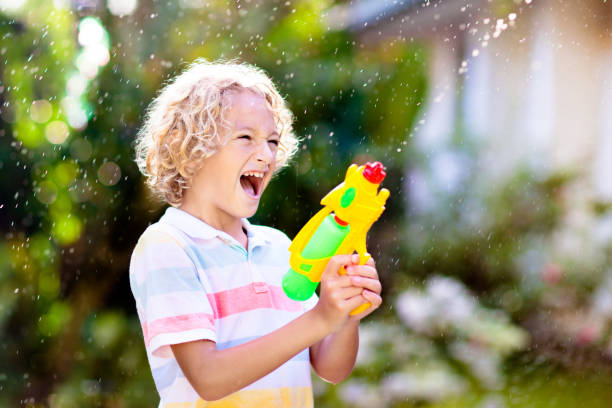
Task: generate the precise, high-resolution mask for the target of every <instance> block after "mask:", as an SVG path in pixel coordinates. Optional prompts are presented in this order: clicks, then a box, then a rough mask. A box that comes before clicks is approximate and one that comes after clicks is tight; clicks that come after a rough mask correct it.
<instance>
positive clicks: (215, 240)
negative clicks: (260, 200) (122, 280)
mask: <svg viewBox="0 0 612 408" xmlns="http://www.w3.org/2000/svg"><path fill="white" fill-rule="evenodd" d="M243 226H244V228H245V229H246V231H247V237H248V245H247V246H248V250H245V249H244V247H242V246H241V245H240V244H239V243H238V242H237V241H236V240H235V239H234V238H233V237H231V236H230V235H229V234H227V233H225V232H223V231H219V230H216V229H214V228H212V227H211V226H209V225H208V224H206V223H204V222H203V221H201V220H200V219H198V218H196V217H194V216H192V215H190V214H189V213H187V212H185V211H182V210H180V209H177V208H173V207H170V208H168V209H167V210H166V212H165V214H164V215H163V216H162V217H161V218H160V220H159V221H158V222H157V223H155V224H152V225H151V226H149V227H148V228H147V229H146V231H145V232H144V233H143V234H142V236H141V237H140V239H139V241H138V244H137V245H136V248H135V249H134V252H133V254H132V259H131V262H130V284H131V288H132V293H133V294H134V298H135V299H136V309H137V311H138V317H139V318H140V322H141V325H142V332H143V336H144V341H145V346H146V350H147V356H148V358H149V364H150V365H151V371H152V373H153V379H154V381H155V385H156V387H157V390H158V392H159V394H160V398H161V401H160V404H159V406H160V407H164V408H174V407H181V408H183V407H184V408H187V407H312V406H313V397H312V386H311V379H310V361H309V360H310V359H309V353H308V349H305V350H303V351H302V352H300V353H299V354H297V355H296V356H295V357H293V358H292V359H290V360H289V361H287V362H286V363H285V364H283V365H282V366H280V367H279V368H278V369H276V370H275V371H273V372H271V373H270V374H268V375H266V376H264V377H263V378H261V379H259V380H258V381H256V382H254V383H252V384H250V385H249V386H247V387H245V388H243V389H242V390H240V391H237V392H235V393H233V394H231V395H229V396H227V397H225V398H223V399H221V400H218V401H214V402H207V401H204V400H202V399H201V398H200V397H199V396H198V394H197V393H196V391H195V390H194V389H193V387H192V386H191V385H190V383H189V381H188V380H187V379H186V378H185V376H184V374H183V373H182V371H181V369H180V367H179V365H178V363H177V361H176V359H175V358H174V356H173V353H172V349H171V348H170V345H172V344H178V343H184V342H188V341H194V340H201V339H207V340H211V341H214V342H215V343H216V344H217V348H218V349H225V348H229V347H234V346H237V345H240V344H242V343H246V342H248V341H251V340H253V339H256V338H258V337H260V336H262V335H265V334H267V333H270V332H272V331H274V330H276V329H278V328H280V327H281V326H284V325H285V324H287V323H289V322H290V321H292V320H294V319H295V318H297V317H298V316H300V315H301V314H303V313H304V312H305V311H307V310H309V309H310V308H312V307H313V306H314V305H315V304H316V302H317V298H316V295H313V297H312V298H311V299H309V300H308V301H306V302H296V301H294V300H291V299H289V298H288V297H287V296H286V295H285V293H284V292H283V289H282V287H281V280H282V277H283V275H284V273H285V272H286V271H287V269H288V267H289V266H288V265H289V251H288V248H289V244H290V243H291V242H290V240H289V239H288V238H287V236H286V235H285V234H283V233H282V232H280V231H278V230H275V229H273V228H269V227H263V226H256V225H251V224H250V223H249V222H248V221H247V220H243ZM236 370H240V364H239V362H237V364H236ZM202 375H214V373H202Z"/></svg>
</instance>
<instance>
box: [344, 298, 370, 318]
mask: <svg viewBox="0 0 612 408" xmlns="http://www.w3.org/2000/svg"><path fill="white" fill-rule="evenodd" d="M365 303H368V301H367V300H365V299H364V297H363V295H362V294H359V295H357V296H353V297H352V298H350V299H347V300H346V303H345V304H344V305H345V306H346V308H347V310H348V311H349V312H350V311H352V310H355V309H356V308H358V307H359V306H361V305H363V304H365ZM368 309H370V308H368ZM360 314H361V313H360ZM356 316H359V315H356Z"/></svg>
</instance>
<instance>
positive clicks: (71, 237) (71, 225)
mask: <svg viewBox="0 0 612 408" xmlns="http://www.w3.org/2000/svg"><path fill="white" fill-rule="evenodd" d="M82 228H83V224H82V223H81V220H79V219H78V218H77V217H75V216H74V215H71V214H61V215H59V216H57V217H56V219H55V223H54V224H53V228H52V231H51V232H52V234H53V236H54V237H55V239H56V240H57V241H58V242H59V243H60V244H62V245H69V244H72V243H73V242H74V241H76V240H77V239H78V238H79V237H80V236H81V230H82Z"/></svg>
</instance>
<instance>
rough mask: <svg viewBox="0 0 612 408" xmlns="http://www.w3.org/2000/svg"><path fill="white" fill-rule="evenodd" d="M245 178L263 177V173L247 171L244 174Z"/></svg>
mask: <svg viewBox="0 0 612 408" xmlns="http://www.w3.org/2000/svg"><path fill="white" fill-rule="evenodd" d="M244 175H245V176H253V177H263V176H264V173H263V172H262V171H247V172H246V173H244Z"/></svg>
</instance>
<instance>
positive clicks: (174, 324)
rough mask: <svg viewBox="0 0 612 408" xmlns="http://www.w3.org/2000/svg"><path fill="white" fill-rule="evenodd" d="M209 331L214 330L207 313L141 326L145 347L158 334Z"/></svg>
mask: <svg viewBox="0 0 612 408" xmlns="http://www.w3.org/2000/svg"><path fill="white" fill-rule="evenodd" d="M195 329H210V330H215V323H214V321H213V316H212V315H210V314H207V313H194V314H184V315H178V316H171V317H165V318H162V319H157V320H153V321H152V322H151V323H148V324H147V323H144V324H143V325H142V333H143V334H144V338H145V342H146V344H147V346H148V345H149V343H150V342H151V339H152V338H153V337H155V336H157V335H158V334H160V333H177V332H181V331H186V330H195Z"/></svg>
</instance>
